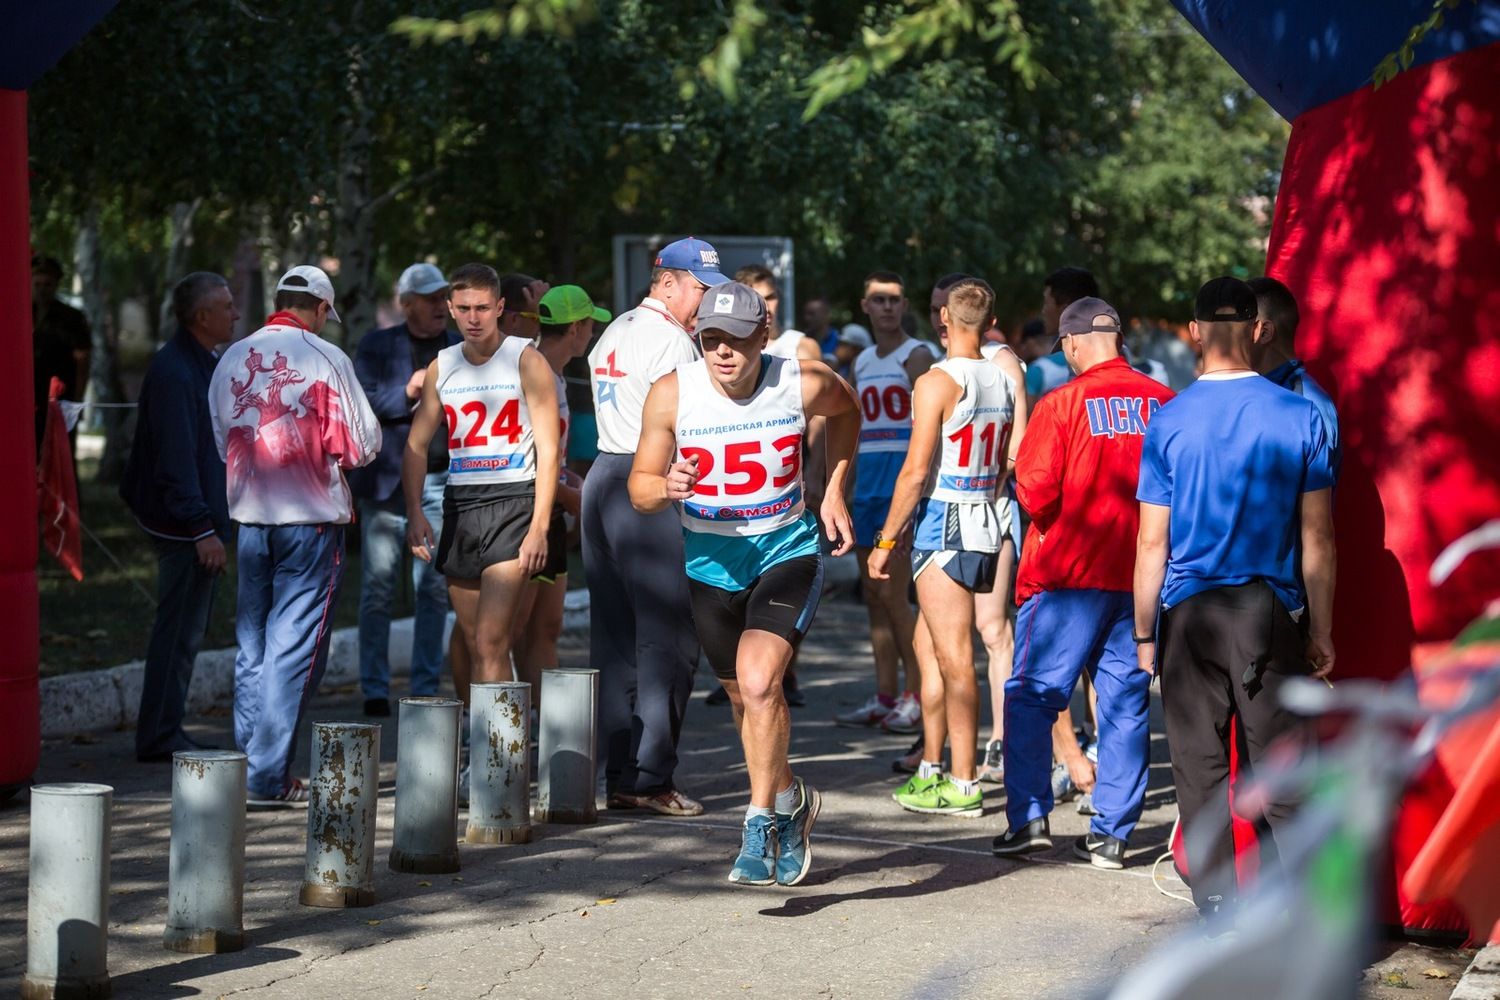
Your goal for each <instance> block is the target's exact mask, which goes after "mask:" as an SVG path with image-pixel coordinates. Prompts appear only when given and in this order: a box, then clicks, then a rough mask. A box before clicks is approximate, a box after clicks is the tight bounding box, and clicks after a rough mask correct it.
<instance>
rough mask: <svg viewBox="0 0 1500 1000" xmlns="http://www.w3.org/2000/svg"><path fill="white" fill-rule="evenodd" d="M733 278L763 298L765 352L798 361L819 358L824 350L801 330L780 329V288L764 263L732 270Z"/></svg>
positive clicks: (821, 358) (816, 359)
mask: <svg viewBox="0 0 1500 1000" xmlns="http://www.w3.org/2000/svg"><path fill="white" fill-rule="evenodd" d="M734 280H735V281H738V282H739V283H740V284H743V285H748V286H749V287H751V288H753V289H755V291H757V292H758V293H760V297H761V298H763V299H765V300H766V320H767V322H768V323H769V324H770V330H769V333H768V335H769V336H770V338H771V339H770V340H769V341H767V343H766V347H765V352H766V353H767V354H769V355H771V356H773V357H778V358H797V359H798V360H801V361H822V360H823V349H822V347H821V345H820V344H819V343H818V341H817V340H814V339H813V338H812V337H809V336H808V335H807V334H805V333H803V332H802V331H801V330H792V329H782V326H781V320H780V319H779V316H778V312H777V310H778V309H779V308H780V306H781V290H780V288H779V287H778V286H777V284H776V275H775V274H773V273H772V272H771V269H770V268H769V267H766V266H765V265H763V264H749V265H747V266H745V267H742V268H740V269H739V270H738V271H736V272H734Z"/></svg>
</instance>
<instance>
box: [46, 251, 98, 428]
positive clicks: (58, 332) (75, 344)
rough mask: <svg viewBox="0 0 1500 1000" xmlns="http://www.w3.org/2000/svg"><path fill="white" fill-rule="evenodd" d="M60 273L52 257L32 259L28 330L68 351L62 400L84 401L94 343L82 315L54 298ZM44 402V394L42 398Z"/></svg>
mask: <svg viewBox="0 0 1500 1000" xmlns="http://www.w3.org/2000/svg"><path fill="white" fill-rule="evenodd" d="M62 276H63V269H62V264H60V263H59V262H58V260H57V258H55V257H40V256H38V257H33V258H31V328H32V333H33V335H34V336H35V337H37V338H39V339H40V338H42V337H52V338H54V339H55V340H57V341H58V342H59V343H61V344H62V345H63V346H64V347H66V348H67V349H68V352H69V354H70V357H71V360H72V368H71V370H70V371H69V372H68V374H67V377H66V378H63V385H64V386H66V390H65V391H64V393H63V398H64V399H71V400H74V401H75V402H76V401H78V400H81V399H83V394H84V391H85V390H86V389H87V388H88V384H89V359H90V357H92V355H93V353H94V341H93V338H92V335H91V334H90V332H89V321H88V318H87V317H86V316H84V314H83V313H81V312H79V311H78V310H77V309H74V308H73V307H72V306H70V305H68V304H67V303H66V302H61V301H59V300H58V298H57V286H58V285H59V284H60V283H61V282H62ZM41 398H42V399H43V400H46V398H47V394H46V393H45V392H44V393H42V394H41Z"/></svg>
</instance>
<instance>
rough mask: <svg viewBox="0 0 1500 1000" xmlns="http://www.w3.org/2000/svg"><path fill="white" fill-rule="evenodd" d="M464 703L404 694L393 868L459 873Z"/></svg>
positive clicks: (397, 733) (397, 740)
mask: <svg viewBox="0 0 1500 1000" xmlns="http://www.w3.org/2000/svg"><path fill="white" fill-rule="evenodd" d="M462 711H463V702H461V701H458V700H457V699H454V698H402V699H401V706H400V712H401V715H400V726H399V728H398V729H397V732H396V831H395V835H394V836H393V837H392V839H391V859H390V864H391V870H392V871H398V872H412V873H421V874H427V875H432V874H439V873H442V872H456V871H458V869H459V864H458V729H459V718H460V715H461V713H462Z"/></svg>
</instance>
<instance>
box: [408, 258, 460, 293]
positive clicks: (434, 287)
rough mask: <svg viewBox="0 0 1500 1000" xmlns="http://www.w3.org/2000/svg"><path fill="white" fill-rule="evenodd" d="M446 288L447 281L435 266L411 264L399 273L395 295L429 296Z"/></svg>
mask: <svg viewBox="0 0 1500 1000" xmlns="http://www.w3.org/2000/svg"><path fill="white" fill-rule="evenodd" d="M447 287H448V279H447V278H445V277H443V272H442V271H439V270H438V269H437V265H435V264H413V265H412V266H411V267H408V268H407V269H406V270H404V271H402V272H401V278H400V280H398V281H397V282H396V294H397V295H431V294H432V293H433V292H440V291H442V290H443V289H445V288H447Z"/></svg>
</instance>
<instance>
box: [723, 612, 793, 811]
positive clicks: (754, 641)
mask: <svg viewBox="0 0 1500 1000" xmlns="http://www.w3.org/2000/svg"><path fill="white" fill-rule="evenodd" d="M791 662H792V644H791V643H789V642H787V641H786V640H785V639H783V638H781V637H780V636H778V635H773V634H771V633H770V632H764V631H761V630H760V629H750V630H748V631H746V632H745V634H744V635H743V636H741V637H740V645H739V653H738V656H737V657H736V661H735V674H736V677H735V679H734V680H732V681H724V682H723V683H724V690H725V691H728V692H729V700H730V703H731V704H732V705H733V706H734V721H735V725H736V726H737V727H738V728H739V731H740V742H741V743H742V744H743V745H744V748H745V770H746V771H748V772H749V774H750V804H751V805H752V806H756V807H759V808H762V809H771V808H773V807H774V806H775V804H776V793H777V792H779V791H782V790H783V789H785V788H787V787H789V786H790V785H791V784H792V768H791V765H790V764H789V763H787V747H788V745H789V743H790V741H791V734H792V713H791V711H790V710H789V709H788V708H787V705H786V697H785V696H784V695H783V694H782V691H781V679H782V677H783V676H784V675H785V674H786V668H787V665H788V664H789V663H791Z"/></svg>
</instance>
